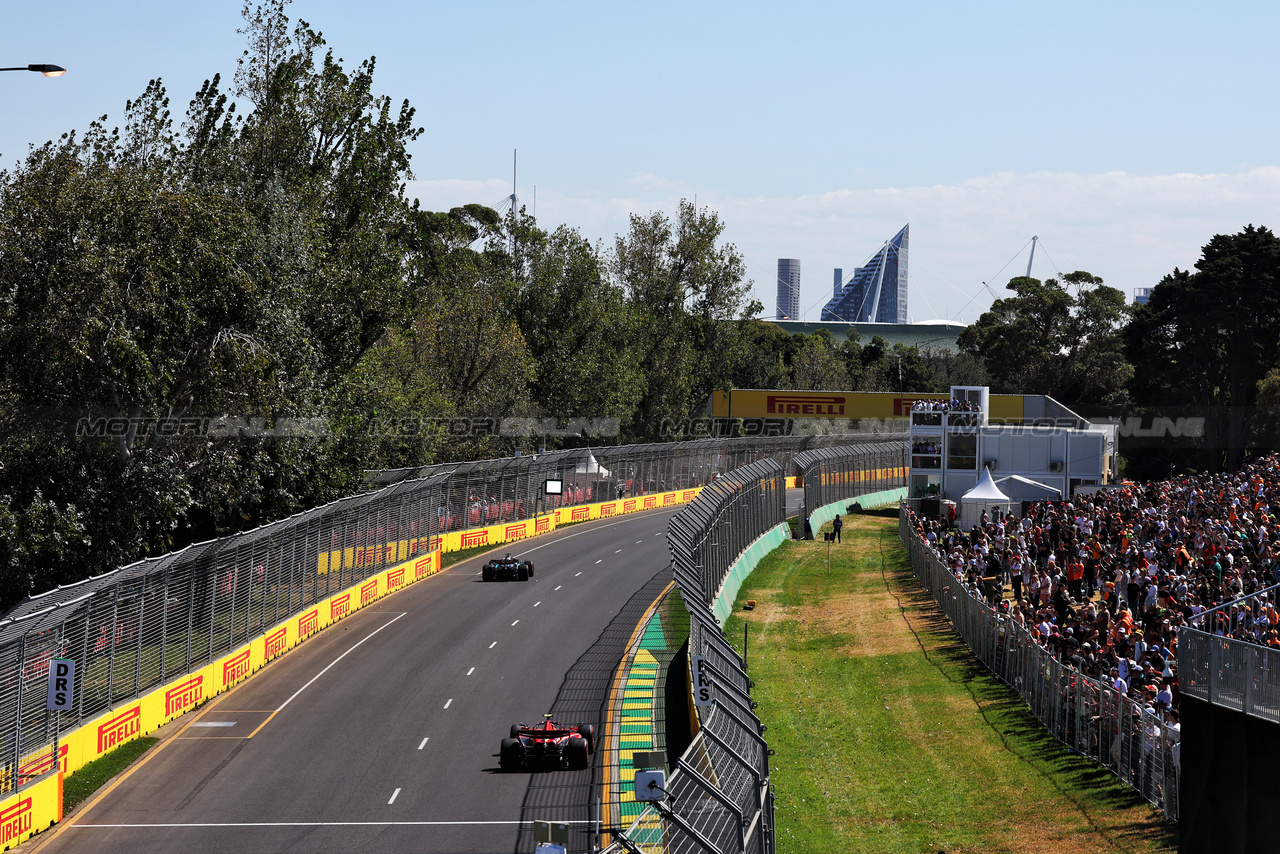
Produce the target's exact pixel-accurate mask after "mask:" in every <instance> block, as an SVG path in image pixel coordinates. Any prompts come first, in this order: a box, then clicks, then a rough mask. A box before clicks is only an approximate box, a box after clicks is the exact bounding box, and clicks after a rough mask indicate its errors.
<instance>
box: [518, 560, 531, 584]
mask: <svg viewBox="0 0 1280 854" xmlns="http://www.w3.org/2000/svg"><path fill="white" fill-rule="evenodd" d="M516 580H518V581H528V580H529V567H527V566H525V565H524V564H523V563H522V564H519V565H518V566H517V567H516Z"/></svg>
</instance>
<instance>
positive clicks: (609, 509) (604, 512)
mask: <svg viewBox="0 0 1280 854" xmlns="http://www.w3.org/2000/svg"><path fill="white" fill-rule="evenodd" d="M617 514H618V502H616V501H610V502H609V503H608V504H601V505H600V518H602V519H603V518H604V517H605V516H616V515H617Z"/></svg>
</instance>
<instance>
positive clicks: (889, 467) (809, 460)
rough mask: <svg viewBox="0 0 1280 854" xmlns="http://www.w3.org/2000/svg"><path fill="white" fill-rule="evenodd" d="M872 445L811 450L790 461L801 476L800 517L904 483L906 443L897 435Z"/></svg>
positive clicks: (889, 436) (804, 517)
mask: <svg viewBox="0 0 1280 854" xmlns="http://www.w3.org/2000/svg"><path fill="white" fill-rule="evenodd" d="M881 438H882V439H883V440H884V441H880V442H876V443H874V444H861V445H848V446H843V447H829V448H815V449H812V450H807V451H803V452H801V453H799V454H797V455H796V456H795V458H794V460H793V464H794V465H795V467H796V468H798V469H800V471H801V473H802V474H803V477H804V504H803V505H802V506H801V509H800V518H801V519H806V518H808V517H809V516H811V515H813V513H814V511H815V510H817V509H818V508H819V507H824V506H826V505H828V504H832V503H834V502H837V501H841V500H844V499H847V498H854V497H856V496H858V495H865V494H867V493H869V492H882V491H884V490H888V489H894V488H896V487H901V486H905V485H906V483H907V442H906V441H905V437H904V436H902V435H901V434H896V435H887V436H883V437H881Z"/></svg>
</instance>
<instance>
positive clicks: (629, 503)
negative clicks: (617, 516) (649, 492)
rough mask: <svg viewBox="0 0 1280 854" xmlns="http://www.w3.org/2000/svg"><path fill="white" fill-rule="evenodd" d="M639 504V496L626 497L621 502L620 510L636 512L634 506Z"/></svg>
mask: <svg viewBox="0 0 1280 854" xmlns="http://www.w3.org/2000/svg"><path fill="white" fill-rule="evenodd" d="M639 505H640V499H639V498H628V499H627V500H626V501H624V502H622V512H623V513H634V512H636V507H638V506H639Z"/></svg>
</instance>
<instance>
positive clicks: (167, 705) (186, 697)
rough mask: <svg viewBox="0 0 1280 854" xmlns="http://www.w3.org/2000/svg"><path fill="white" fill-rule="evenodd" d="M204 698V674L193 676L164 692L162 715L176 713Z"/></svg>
mask: <svg viewBox="0 0 1280 854" xmlns="http://www.w3.org/2000/svg"><path fill="white" fill-rule="evenodd" d="M203 699H204V676H203V675H201V676H193V677H192V678H190V679H188V680H187V681H186V682H181V683H179V684H177V685H174V686H173V687H172V688H170V689H169V690H168V691H165V692H164V716H165V717H169V716H170V715H176V714H178V713H180V712H185V711H186V710H187V709H190V708H192V707H194V706H195V705H196V704H197V703H199V702H200V701H201V700H203Z"/></svg>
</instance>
